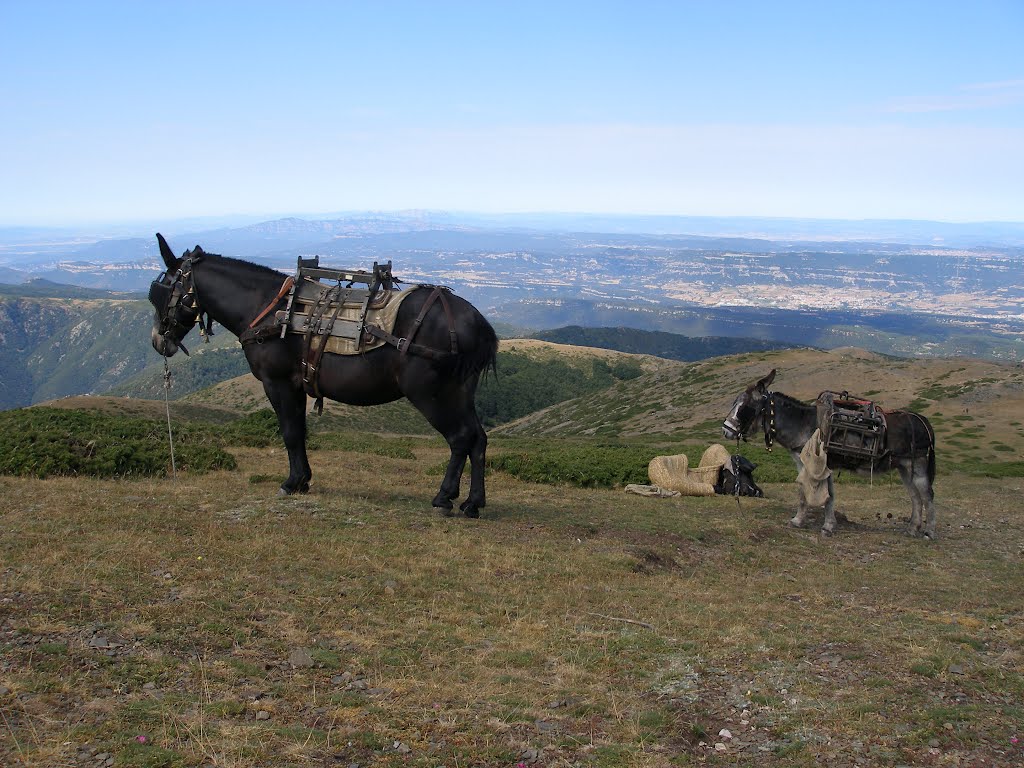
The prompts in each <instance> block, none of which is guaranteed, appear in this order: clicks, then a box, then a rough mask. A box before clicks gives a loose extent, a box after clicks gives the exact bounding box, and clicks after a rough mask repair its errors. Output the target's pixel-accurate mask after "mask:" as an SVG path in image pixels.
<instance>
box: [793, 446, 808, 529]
mask: <svg viewBox="0 0 1024 768" xmlns="http://www.w3.org/2000/svg"><path fill="white" fill-rule="evenodd" d="M790 456H792V457H793V461H794V462H795V463H796V473H797V475H799V474H800V472H801V470H803V468H804V464H803V462H802V461H800V454H799V453H796V452H795V451H790ZM796 493H797V503H796V515H795V516H794V517H793V518H792V519H791V520H790V521H789V524H790V525H791V526H793V527H794V528H803V527H804V524H805V523H806V522H807V496H806V495H805V494H804V488H803V486H802V485H800V484H799V483H797V486H796Z"/></svg>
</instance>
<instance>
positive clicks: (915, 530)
mask: <svg viewBox="0 0 1024 768" xmlns="http://www.w3.org/2000/svg"><path fill="white" fill-rule="evenodd" d="M896 470H897V471H898V472H899V473H900V480H902V481H903V487H904V488H906V489H907V494H908V495H909V496H910V522H908V523H907V527H906V529H905V530H906V532H907V533H908V534H910V535H911V536H916V535H918V534H919V533H920V532H921V512H922V508H923V506H924V499H923V497H922V496H921V492H920V489H919V488H918V485H917V473H916V471H915V467H914V465H913V459H911V460H910V461H909V462H907V463H903V462H900V463H899V464H897V465H896ZM921 479H922V480H927V478H926V477H922V478H921Z"/></svg>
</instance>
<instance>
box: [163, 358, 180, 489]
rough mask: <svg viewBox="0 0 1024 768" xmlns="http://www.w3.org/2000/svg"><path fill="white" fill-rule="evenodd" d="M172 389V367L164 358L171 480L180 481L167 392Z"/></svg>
mask: <svg viewBox="0 0 1024 768" xmlns="http://www.w3.org/2000/svg"><path fill="white" fill-rule="evenodd" d="M170 388H171V367H170V366H169V365H168V364H167V358H166V357H165V358H164V407H165V408H166V409H167V443H168V444H169V445H170V446H171V478H172V479H174V480H177V479H178V468H177V466H176V465H175V462H174V434H173V433H172V432H171V404H170V402H169V401H168V398H167V392H168V390H170Z"/></svg>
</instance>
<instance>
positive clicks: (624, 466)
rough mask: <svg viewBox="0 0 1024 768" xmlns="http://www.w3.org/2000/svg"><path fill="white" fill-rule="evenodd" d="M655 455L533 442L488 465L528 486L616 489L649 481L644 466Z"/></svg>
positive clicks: (633, 448)
mask: <svg viewBox="0 0 1024 768" xmlns="http://www.w3.org/2000/svg"><path fill="white" fill-rule="evenodd" d="M656 455H658V452H657V451H656V450H653V449H651V448H646V447H641V446H630V445H613V444H594V445H584V444H578V443H571V442H569V441H564V442H555V441H552V442H536V443H533V444H532V445H527V444H523V445H521V446H518V447H516V448H514V449H512V450H506V451H501V452H497V453H496V454H495V455H494V456H492V457H489V458H488V460H487V466H488V467H489V468H491V469H496V470H500V471H502V472H508V473H509V474H510V475H513V476H514V477H518V478H519V479H520V480H526V481H528V482H531V483H555V484H561V483H565V484H569V485H576V486H580V487H582V488H615V487H618V486H622V485H626V484H627V483H646V482H648V479H647V465H648V464H649V463H650V461H651V459H653V458H654V457H655V456H656Z"/></svg>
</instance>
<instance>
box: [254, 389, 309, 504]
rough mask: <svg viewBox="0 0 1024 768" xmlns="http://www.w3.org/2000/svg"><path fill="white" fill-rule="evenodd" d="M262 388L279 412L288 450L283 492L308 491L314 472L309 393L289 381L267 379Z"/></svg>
mask: <svg viewBox="0 0 1024 768" xmlns="http://www.w3.org/2000/svg"><path fill="white" fill-rule="evenodd" d="M263 391H264V392H266V393H267V397H268V398H269V399H270V404H271V405H272V406H274V412H275V413H276V414H277V423H278V426H280V428H281V435H282V437H283V438H284V447H285V448H286V449H287V451H288V479H287V480H285V481H284V483H282V484H281V493H282V494H292V493H305V492H306V491H308V490H309V481H310V480H311V479H312V477H313V471H312V470H311V469H310V468H309V459H308V458H307V456H306V393H305V392H304V391H303V390H302V387H296V386H294V385H293V384H292V383H291V382H290V381H281V380H273V381H264V382H263Z"/></svg>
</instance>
